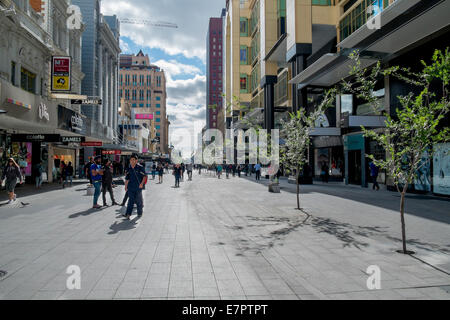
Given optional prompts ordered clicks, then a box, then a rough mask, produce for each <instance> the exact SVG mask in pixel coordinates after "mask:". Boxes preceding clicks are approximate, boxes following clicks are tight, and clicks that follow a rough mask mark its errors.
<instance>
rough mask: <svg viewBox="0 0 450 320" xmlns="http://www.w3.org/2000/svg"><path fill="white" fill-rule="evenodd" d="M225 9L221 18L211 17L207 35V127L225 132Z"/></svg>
mask: <svg viewBox="0 0 450 320" xmlns="http://www.w3.org/2000/svg"><path fill="white" fill-rule="evenodd" d="M224 17H225V9H223V10H222V13H221V16H220V17H219V18H210V19H209V26H208V34H207V36H206V59H207V61H206V128H207V129H219V130H221V131H222V132H223V129H224V117H223V111H224V110H223V104H222V100H223V99H222V92H223V82H222V81H223V76H222V75H223V68H222V63H223V60H222V58H223V57H222V55H223V47H222V45H223V44H222V42H223V37H222V35H223V32H222V27H223V18H224Z"/></svg>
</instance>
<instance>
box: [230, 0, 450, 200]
mask: <svg viewBox="0 0 450 320" xmlns="http://www.w3.org/2000/svg"><path fill="white" fill-rule="evenodd" d="M226 8H227V11H226V17H225V26H224V55H225V56H224V64H225V66H224V84H225V90H224V92H225V94H226V97H225V99H226V100H227V101H232V100H233V97H238V99H239V101H240V104H239V105H237V104H235V105H233V108H232V110H231V111H230V112H229V113H228V114H227V124H228V125H229V126H230V127H231V128H235V129H236V128H244V129H245V128H246V124H245V123H246V121H242V118H245V117H247V118H251V119H252V120H255V119H256V120H259V121H260V124H261V125H262V126H263V127H265V128H267V129H272V128H281V120H282V119H288V112H290V111H294V112H295V111H296V110H298V109H299V108H301V107H303V108H305V109H306V110H307V112H309V111H312V110H314V108H315V107H316V106H317V104H318V103H320V101H321V99H322V98H323V96H324V92H325V91H326V90H327V89H329V88H332V87H333V86H335V85H336V84H338V83H339V82H340V81H341V80H342V79H343V78H348V76H349V70H350V68H351V66H352V60H351V59H350V58H349V53H350V52H352V51H353V49H354V48H358V50H359V51H360V57H361V63H362V66H363V67H367V68H371V67H372V66H374V65H375V64H376V63H377V62H381V64H382V65H400V66H402V67H407V68H411V69H412V70H414V71H418V70H420V69H421V68H422V65H421V64H420V60H421V59H423V60H426V61H429V59H430V58H431V56H432V55H433V51H434V50H435V49H441V50H443V49H444V50H445V47H446V46H447V43H448V41H446V40H447V39H448V38H449V20H448V14H447V12H449V10H450V2H449V1H445V0H433V1H428V0H418V1H410V0H395V1H394V0H340V1H338V0H311V1H303V0H302V1H299V0H227V1H226ZM409 92H413V93H417V92H416V91H415V90H414V89H412V88H411V86H410V85H408V84H406V83H404V82H402V81H401V80H399V79H396V78H395V77H392V76H387V75H386V76H382V77H380V79H379V81H378V82H377V84H376V90H375V91H374V95H375V96H376V97H377V98H378V99H379V101H380V102H381V104H380V105H381V106H382V107H381V108H379V109H375V108H373V106H372V105H370V104H368V103H367V101H364V100H363V99H361V98H360V97H358V96H355V95H352V94H343V95H339V96H337V97H336V105H335V106H334V107H332V108H329V109H327V110H326V112H325V114H324V115H323V116H322V119H321V120H322V121H321V125H320V127H317V128H314V130H313V131H312V132H311V135H312V145H311V147H310V150H309V165H310V168H311V169H312V170H311V171H312V176H313V178H319V176H320V174H321V172H322V167H323V166H324V165H326V166H327V167H328V168H329V174H330V178H331V179H332V180H337V181H345V183H347V184H355V185H361V186H363V187H366V186H367V184H368V172H369V169H368V161H367V157H366V154H375V155H376V156H377V158H383V157H385V156H386V154H385V151H384V150H383V149H382V148H380V146H379V145H378V144H377V143H375V142H373V141H370V140H369V139H367V138H365V137H364V134H363V132H362V131H361V126H364V127H366V128H371V129H378V130H382V128H384V127H385V122H384V121H385V119H386V115H390V116H395V114H396V110H397V108H401V107H402V106H401V104H400V103H399V100H398V95H399V94H401V95H403V94H408V93H409ZM242 105H250V107H251V109H252V111H251V112H250V113H247V114H245V112H244V111H243V110H242V108H241V106H242ZM443 122H444V123H443V125H444V126H445V125H446V126H448V125H449V123H450V119H449V117H447V119H445V121H443ZM440 147H443V146H440ZM443 148H444V149H446V148H448V147H443ZM435 161H436V162H435V163H439V161H440V160H436V159H435ZM431 171H432V170H431V169H430V170H428V173H427V176H425V177H422V178H421V179H418V182H420V181H422V182H420V183H415V184H414V186H412V188H414V189H415V190H420V191H433V192H436V193H444V194H448V193H450V191H448V190H450V187H449V186H448V185H449V184H448V182H445V181H444V180H443V179H441V178H440V177H439V176H438V175H436V173H434V179H436V181H439V182H438V183H435V186H433V187H432V186H431V185H430V183H429V182H427V181H431V176H430V175H431ZM419 180H420V181H419ZM378 182H379V183H383V184H386V185H387V186H392V179H391V178H390V177H388V176H387V175H386V174H385V173H384V172H383V173H382V174H380V176H379V181H378ZM432 188H434V189H433V190H432Z"/></svg>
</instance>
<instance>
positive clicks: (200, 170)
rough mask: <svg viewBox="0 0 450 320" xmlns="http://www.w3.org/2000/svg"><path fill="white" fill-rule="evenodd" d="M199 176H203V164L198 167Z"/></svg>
mask: <svg viewBox="0 0 450 320" xmlns="http://www.w3.org/2000/svg"><path fill="white" fill-rule="evenodd" d="M198 174H199V175H201V174H202V165H201V164H199V165H198Z"/></svg>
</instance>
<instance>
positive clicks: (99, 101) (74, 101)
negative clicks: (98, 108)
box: [70, 99, 102, 105]
mask: <svg viewBox="0 0 450 320" xmlns="http://www.w3.org/2000/svg"><path fill="white" fill-rule="evenodd" d="M70 103H71V104H92V105H97V104H98V105H101V104H102V99H72V100H70Z"/></svg>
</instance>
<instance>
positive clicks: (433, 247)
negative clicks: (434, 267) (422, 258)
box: [386, 236, 450, 254]
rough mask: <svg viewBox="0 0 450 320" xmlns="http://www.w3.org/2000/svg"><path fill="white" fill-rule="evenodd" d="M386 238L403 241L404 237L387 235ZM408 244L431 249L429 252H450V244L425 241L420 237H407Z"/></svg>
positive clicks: (427, 249) (426, 249)
mask: <svg viewBox="0 0 450 320" xmlns="http://www.w3.org/2000/svg"><path fill="white" fill-rule="evenodd" d="M386 238H388V239H389V240H392V241H394V242H398V243H402V239H400V238H396V237H392V236H387V237H386ZM406 244H408V245H411V246H414V247H416V248H417V249H422V250H425V251H429V252H436V251H441V252H442V253H444V254H450V245H445V246H442V245H438V244H435V243H427V242H423V241H420V240H419V239H407V240H406Z"/></svg>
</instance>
